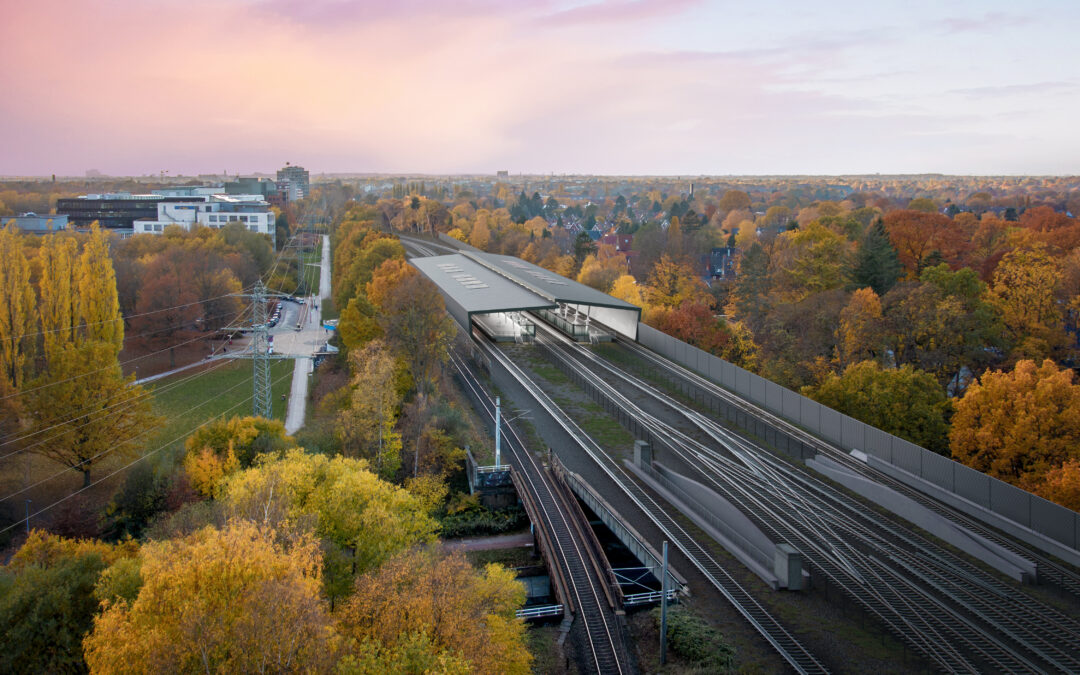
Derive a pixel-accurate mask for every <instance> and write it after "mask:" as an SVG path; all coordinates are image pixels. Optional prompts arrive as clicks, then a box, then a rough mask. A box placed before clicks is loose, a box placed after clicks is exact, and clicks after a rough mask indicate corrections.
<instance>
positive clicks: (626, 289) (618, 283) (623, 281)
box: [610, 274, 645, 307]
mask: <svg viewBox="0 0 1080 675" xmlns="http://www.w3.org/2000/svg"><path fill="white" fill-rule="evenodd" d="M610 294H611V297H613V298H618V299H620V300H625V301H626V302H629V303H630V304H631V305H637V306H638V307H644V306H645V299H644V298H643V297H642V295H641V286H640V285H638V282H637V280H635V279H634V277H632V276H630V275H629V274H624V275H622V276H620V277H619V278H618V279H616V280H615V283H613V284H612V285H611V293H610Z"/></svg>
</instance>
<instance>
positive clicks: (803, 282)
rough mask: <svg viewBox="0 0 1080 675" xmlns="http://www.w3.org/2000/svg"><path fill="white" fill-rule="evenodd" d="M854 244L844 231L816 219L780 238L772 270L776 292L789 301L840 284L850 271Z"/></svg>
mask: <svg viewBox="0 0 1080 675" xmlns="http://www.w3.org/2000/svg"><path fill="white" fill-rule="evenodd" d="M849 256H850V247H849V245H848V242H847V241H846V240H845V239H844V237H842V236H841V235H839V234H837V233H836V232H834V231H832V230H831V229H829V228H827V227H825V226H824V225H822V224H820V223H819V222H817V221H814V222H812V223H810V224H809V225H807V226H806V227H803V228H800V229H798V230H792V231H789V232H784V233H783V234H781V235H780V236H779V237H777V239H776V250H775V252H774V255H773V260H772V268H771V270H770V273H771V274H772V277H773V284H774V292H775V293H776V294H777V297H778V298H779V299H782V300H784V301H786V302H798V301H799V300H802V299H803V298H805V297H806V296H808V295H811V294H813V293H818V292H821V291H827V290H830V289H833V288H840V287H842V286H844V285H845V284H846V283H847V280H848V275H849Z"/></svg>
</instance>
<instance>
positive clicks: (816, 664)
mask: <svg viewBox="0 0 1080 675" xmlns="http://www.w3.org/2000/svg"><path fill="white" fill-rule="evenodd" d="M478 346H479V348H480V349H481V350H482V351H483V352H484V354H485V355H486V356H487V357H488V358H489V359H491V360H492V361H493V362H495V363H498V364H499V366H500V367H501V368H503V369H504V370H505V371H506V372H507V373H508V374H509V375H510V376H511V377H513V378H514V379H515V380H516V381H517V382H518V383H519V384H520V385H521V386H523V387H525V389H526V390H527V391H529V392H530V393H531V394H532V396H533V397H534V398H535V400H536V402H537V404H538V405H539V406H540V407H541V408H543V409H544V411H545V412H546V413H547V415H549V416H550V418H551V419H552V420H553V421H554V422H555V423H556V424H558V425H559V426H560V427H561V428H562V429H563V431H564V432H566V434H568V435H569V436H570V437H571V438H572V439H573V440H574V441H575V442H576V443H577V444H578V446H579V447H580V448H581V449H582V450H583V451H584V452H585V453H586V454H587V455H588V456H589V457H590V458H591V459H592V460H593V461H594V462H595V464H596V466H597V467H598V468H599V470H600V471H602V472H603V473H604V474H605V475H607V476H608V478H610V479H611V480H612V481H613V482H614V483H615V484H616V485H617V486H618V487H619V488H620V489H621V490H622V491H623V492H624V494H625V495H626V496H627V497H628V498H629V499H630V500H631V501H632V502H633V503H634V504H635V505H636V506H637V507H638V508H639V509H641V511H642V512H643V513H644V514H645V515H646V516H647V517H648V518H649V519H650V520H651V521H652V522H653V524H654V525H656V527H657V528H659V529H660V530H661V532H663V533H664V536H666V537H667V538H668V540H669V541H670V542H671V543H672V544H673V545H674V546H675V547H677V548H678V549H679V550H680V551H681V552H682V553H683V555H685V556H686V557H687V559H688V560H689V561H690V563H691V564H693V565H694V566H695V567H696V568H697V569H698V571H699V572H701V574H702V575H703V576H704V577H705V578H706V579H707V580H708V581H709V582H710V583H711V584H712V585H713V586H714V587H715V588H716V589H717V590H718V591H719V592H720V593H721V594H722V595H723V596H724V597H725V598H726V599H727V600H728V601H729V602H730V603H731V604H732V606H733V607H734V608H735V609H736V610H737V611H738V612H739V613H740V614H741V615H742V616H743V618H744V619H746V620H747V621H748V622H749V623H750V624H751V626H753V627H754V628H755V629H756V630H757V631H758V633H759V634H760V635H761V636H762V637H763V638H764V639H765V640H766V641H768V642H769V644H771V645H772V647H773V648H774V649H775V650H776V651H777V653H779V654H780V656H781V657H783V658H784V660H785V661H787V663H788V664H789V665H790V666H791V667H792V668H793V669H794V670H795V671H797V672H799V673H825V672H828V669H827V668H826V666H825V665H824V664H823V663H822V662H821V661H820V660H819V659H818V658H817V657H816V656H814V655H813V654H812V653H811V652H810V650H809V649H808V648H807V647H806V646H805V645H804V644H802V642H801V641H800V640H799V639H798V638H797V637H796V636H794V635H792V634H791V632H790V631H788V630H787V628H786V627H784V626H783V625H782V624H781V623H780V622H779V621H778V620H777V619H776V618H775V617H774V616H773V615H772V614H771V613H770V612H769V611H768V610H767V609H765V608H764V607H763V606H762V605H761V604H760V603H759V602H758V601H757V600H756V599H755V598H754V597H753V596H752V595H751V594H750V593H748V592H747V591H746V590H745V589H744V588H743V587H742V585H741V584H739V583H738V581H736V580H735V579H734V578H733V577H732V576H731V575H730V574H728V572H727V571H726V570H725V569H724V568H723V567H722V566H721V565H720V564H719V563H718V562H717V560H716V558H715V557H714V556H713V555H712V554H711V553H710V552H709V551H708V549H707V548H706V547H705V546H703V545H702V544H701V543H700V542H698V541H697V540H696V539H695V538H694V537H693V536H692V535H691V534H690V533H689V532H687V531H686V529H685V528H683V526H682V525H681V524H679V522H678V521H676V520H675V518H674V517H673V516H672V515H671V514H670V513H669V512H668V509H667V508H666V507H665V506H662V505H660V504H659V503H657V502H656V501H655V500H654V499H653V498H652V496H651V495H650V494H649V493H647V492H645V491H644V490H643V489H642V488H641V487H640V486H639V485H638V484H637V482H636V481H634V480H633V479H632V478H631V477H630V475H629V474H628V473H627V472H626V470H625V469H624V468H623V467H622V466H620V465H619V464H618V463H616V462H615V461H613V460H612V459H611V458H610V457H608V456H607V454H606V453H605V452H604V451H603V449H602V448H600V446H599V445H597V444H596V443H595V442H594V441H593V440H592V439H591V438H590V437H589V435H588V434H586V433H585V432H584V431H582V429H581V428H580V427H579V426H578V425H577V424H576V423H575V422H574V421H573V420H572V419H570V418H569V417H568V416H567V415H566V413H564V412H563V411H562V410H561V409H560V408H559V407H558V406H557V405H555V403H554V402H553V401H552V400H551V399H550V397H548V396H547V394H545V393H544V392H543V391H542V390H540V389H539V388H538V387H537V386H536V385H535V384H534V383H533V382H532V380H531V379H530V378H529V377H528V376H527V375H526V374H525V373H524V371H522V370H521V369H520V368H519V367H518V366H517V365H516V364H514V363H513V362H512V361H511V360H510V359H509V358H508V357H507V356H506V355H505V354H504V353H503V352H502V351H501V350H500V349H498V348H497V347H494V346H493V345H491V344H488V343H480V344H479V345H478Z"/></svg>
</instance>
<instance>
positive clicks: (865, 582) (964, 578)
mask: <svg viewBox="0 0 1080 675" xmlns="http://www.w3.org/2000/svg"><path fill="white" fill-rule="evenodd" d="M538 325H540V326H541V328H542V330H538V333H537V342H538V343H539V346H540V347H541V348H543V349H545V350H547V351H548V352H549V353H550V354H551V355H552V357H553V358H554V359H555V361H556V362H557V363H559V364H560V365H561V366H562V367H563V368H564V370H567V371H568V372H569V373H570V374H572V375H575V376H577V377H579V378H581V379H582V380H584V381H585V382H586V383H587V384H588V386H590V387H592V388H593V390H594V395H597V396H601V397H605V398H607V399H608V400H609V401H610V402H611V403H612V404H613V405H615V406H618V407H620V408H621V409H622V410H624V412H626V413H627V414H629V415H631V416H633V417H634V419H635V420H636V421H637V423H638V424H639V425H641V426H642V427H643V428H644V429H646V430H647V431H648V433H649V434H650V435H651V436H652V439H651V440H653V441H654V443H656V444H657V445H660V446H662V447H664V448H666V449H668V450H669V451H670V452H671V453H673V454H674V455H675V456H678V457H679V458H681V459H682V460H683V462H684V463H686V464H687V465H689V466H691V467H694V468H696V469H697V471H698V473H699V474H700V476H697V477H698V478H700V479H701V480H702V481H703V482H705V483H706V484H707V485H708V486H709V487H710V488H712V489H713V490H715V491H716V492H718V493H719V494H721V495H722V496H724V497H725V498H727V499H728V500H729V501H730V502H732V503H734V504H737V505H740V506H741V508H742V509H743V510H744V512H746V513H747V515H748V516H750V517H751V519H752V520H754V521H755V522H756V523H757V524H758V526H759V527H761V528H762V530H763V531H765V532H766V533H767V534H768V535H769V536H770V538H771V539H772V540H773V541H777V542H780V541H786V542H789V543H792V544H795V545H796V546H797V547H799V548H800V549H801V550H802V552H803V554H804V555H805V557H806V559H807V560H808V562H809V563H810V565H811V567H812V569H813V571H814V573H815V575H821V576H824V577H825V578H827V579H828V580H829V583H830V584H833V585H835V586H837V587H839V588H841V589H843V591H844V593H845V594H846V595H848V596H849V597H850V598H852V600H854V601H855V602H856V603H857V604H858V605H859V606H861V607H862V608H863V609H864V610H866V611H867V612H868V613H869V614H870V615H871V616H874V617H876V618H877V619H878V620H879V621H881V622H882V623H883V624H884V625H885V626H886V627H887V628H888V629H889V630H890V631H891V632H892V633H894V634H895V635H896V636H897V637H899V638H900V639H902V640H903V641H905V642H906V643H908V644H909V645H911V646H912V647H913V648H915V649H916V650H917V651H919V652H920V653H922V654H924V655H925V656H926V657H927V658H929V659H931V660H932V661H934V662H935V663H936V664H937V665H938V666H939V667H941V668H942V669H943V670H947V671H951V672H980V671H983V670H988V669H990V670H998V671H1001V672H1047V671H1061V672H1078V671H1080V624H1078V623H1077V621H1076V620H1075V619H1073V618H1072V617H1069V616H1066V615H1064V614H1063V613H1061V612H1059V611H1058V610H1056V609H1053V608H1051V607H1049V606H1046V605H1044V604H1042V603H1040V602H1038V601H1036V600H1035V599H1033V598H1031V597H1029V596H1027V595H1026V594H1024V593H1022V592H1019V591H1017V590H1016V589H1015V588H1013V587H1011V586H1009V585H1008V584H1006V583H1003V582H1001V581H1000V580H999V579H998V578H996V577H994V576H993V575H990V574H988V573H986V572H985V571H984V570H983V569H982V568H980V567H978V566H977V565H974V564H972V563H970V562H969V561H967V560H966V559H963V558H960V557H958V556H956V555H954V554H952V553H950V552H948V551H946V550H945V549H943V548H942V547H941V546H940V545H938V544H937V543H935V542H933V541H930V540H929V539H927V538H925V537H924V536H923V535H921V534H919V533H917V532H914V531H912V530H910V529H908V528H905V527H901V526H900V525H898V524H897V523H896V522H895V521H893V520H892V519H889V518H885V517H882V516H880V515H879V514H877V513H876V512H874V511H872V510H868V509H866V508H865V507H864V506H863V505H861V504H860V503H859V502H856V501H854V500H853V499H852V498H850V497H849V496H847V495H846V494H845V493H842V492H840V491H839V490H836V489H835V488H833V487H832V486H831V485H829V484H827V483H825V482H823V481H820V480H818V479H816V478H815V477H814V476H813V475H811V474H810V473H808V472H805V471H802V470H797V469H795V468H794V467H792V466H790V465H788V464H786V463H784V462H782V461H780V460H779V459H778V458H776V457H775V456H774V455H773V454H772V453H770V452H768V451H765V450H763V449H761V448H758V447H756V446H754V445H752V444H751V443H748V442H747V441H745V440H743V439H742V438H740V437H738V436H736V435H734V434H732V433H731V432H729V431H728V430H727V429H725V428H723V427H722V426H720V425H719V424H718V423H716V422H715V421H714V420H713V419H711V418H710V417H708V416H706V415H704V414H702V413H699V412H696V411H693V410H688V409H687V408H686V406H685V405H684V404H682V403H681V402H679V401H676V400H675V399H673V398H672V397H670V396H668V395H667V394H666V393H665V392H663V391H661V390H659V389H657V388H656V387H654V386H653V385H651V384H649V383H647V382H644V381H642V380H640V379H639V378H637V377H635V376H633V375H631V374H629V373H627V372H625V371H623V370H622V369H620V368H618V367H616V366H614V365H612V364H610V363H608V362H607V361H606V360H604V359H601V358H600V357H598V356H596V355H595V354H594V353H593V352H592V351H591V350H588V349H585V348H584V347H582V346H580V345H577V344H576V343H573V342H571V341H569V340H565V339H564V338H563V336H562V335H561V334H560V333H558V332H556V331H553V330H548V329H547V327H546V325H545V324H543V323H542V322H539V321H538ZM640 349H643V348H639V349H638V350H635V351H636V352H639V351H640ZM657 359H659V357H657ZM657 359H651V361H652V362H653V363H655V364H657V365H660V366H664V367H667V366H668V365H669V364H667V362H666V360H663V361H661V360H657ZM605 378H606V379H605ZM609 380H613V381H615V382H616V383H617V384H612V382H610V381H609ZM627 392H637V394H638V395H639V396H640V397H642V398H645V399H647V401H649V402H650V403H649V405H650V407H651V408H652V409H657V408H659V409H660V413H659V414H654V413H653V412H650V410H647V409H646V408H645V407H643V405H639V404H638V403H637V402H636V401H634V400H632V399H631V398H630V397H629V396H628V395H627ZM673 418H674V419H682V420H683V421H684V422H685V423H687V424H689V425H692V427H693V428H694V430H695V432H696V434H695V435H691V434H688V433H685V432H684V431H682V430H681V429H680V428H677V427H676V426H674V425H672V424H670V423H669V422H668V420H670V419H673ZM702 439H704V440H702ZM832 455H833V453H830V456H832ZM845 455H846V453H845Z"/></svg>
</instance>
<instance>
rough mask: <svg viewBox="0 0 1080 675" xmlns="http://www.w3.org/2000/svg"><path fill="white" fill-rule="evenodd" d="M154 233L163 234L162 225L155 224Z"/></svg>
mask: <svg viewBox="0 0 1080 675" xmlns="http://www.w3.org/2000/svg"><path fill="white" fill-rule="evenodd" d="M154 232H161V223H154Z"/></svg>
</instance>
